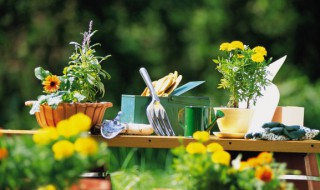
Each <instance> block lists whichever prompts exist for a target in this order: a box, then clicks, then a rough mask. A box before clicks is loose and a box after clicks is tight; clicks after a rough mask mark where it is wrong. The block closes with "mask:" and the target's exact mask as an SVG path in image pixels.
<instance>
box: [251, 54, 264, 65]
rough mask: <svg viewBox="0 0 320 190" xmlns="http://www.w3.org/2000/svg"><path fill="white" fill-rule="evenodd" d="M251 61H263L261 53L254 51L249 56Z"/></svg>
mask: <svg viewBox="0 0 320 190" xmlns="http://www.w3.org/2000/svg"><path fill="white" fill-rule="evenodd" d="M251 59H252V61H254V62H257V63H261V62H263V61H264V57H263V55H262V54H261V53H255V54H253V55H252V56H251Z"/></svg>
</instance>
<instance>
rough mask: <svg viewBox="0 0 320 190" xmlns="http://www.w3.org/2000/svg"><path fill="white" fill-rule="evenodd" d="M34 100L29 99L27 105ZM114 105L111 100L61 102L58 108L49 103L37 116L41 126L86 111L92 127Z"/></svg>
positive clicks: (49, 124)
mask: <svg viewBox="0 0 320 190" xmlns="http://www.w3.org/2000/svg"><path fill="white" fill-rule="evenodd" d="M33 102H34V101H27V102H25V105H27V106H31V105H32V104H33ZM109 107H112V103H111V102H98V103H61V104H59V105H58V107H57V109H52V108H51V107H50V106H48V105H41V106H40V112H36V113H35V116H36V119H37V122H38V124H39V125H40V126H41V127H48V126H54V127H55V126H56V125H57V123H58V122H59V121H61V120H64V119H67V118H69V117H70V116H72V115H74V114H76V113H80V112H82V113H84V114H86V115H88V116H89V117H90V118H91V120H92V123H91V128H92V127H93V126H95V125H97V124H101V122H102V120H103V116H104V113H105V111H106V109H107V108H109Z"/></svg>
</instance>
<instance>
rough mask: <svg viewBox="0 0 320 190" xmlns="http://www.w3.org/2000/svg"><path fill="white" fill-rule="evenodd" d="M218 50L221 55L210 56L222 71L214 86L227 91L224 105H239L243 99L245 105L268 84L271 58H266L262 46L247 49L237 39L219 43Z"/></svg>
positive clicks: (254, 100) (249, 104)
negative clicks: (214, 57) (227, 97)
mask: <svg viewBox="0 0 320 190" xmlns="http://www.w3.org/2000/svg"><path fill="white" fill-rule="evenodd" d="M219 50H220V51H222V52H223V53H224V56H221V57H219V56H218V58H217V59H213V62H214V63H216V64H217V66H216V69H217V70H218V72H220V73H221V74H222V78H221V80H220V84H219V85H218V88H223V89H226V90H228V91H229V93H230V97H229V102H228V107H239V102H246V104H247V105H246V107H247V108H249V107H250V106H252V105H254V104H255V103H256V100H257V98H258V97H260V96H262V94H261V89H264V88H265V87H266V86H268V85H269V84H270V80H269V79H268V78H267V75H268V72H267V67H268V65H269V64H270V62H271V60H272V58H269V59H266V56H267V50H266V49H265V48H264V47H262V46H256V47H254V48H250V47H249V46H248V45H244V44H243V43H242V42H241V41H232V42H225V43H222V44H221V45H220V49H219Z"/></svg>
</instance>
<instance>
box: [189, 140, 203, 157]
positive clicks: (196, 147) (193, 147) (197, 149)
mask: <svg viewBox="0 0 320 190" xmlns="http://www.w3.org/2000/svg"><path fill="white" fill-rule="evenodd" d="M186 151H187V152H188V153H189V154H203V153H206V147H205V146H204V145H203V144H202V143H199V142H191V143H189V144H188V146H187V148H186Z"/></svg>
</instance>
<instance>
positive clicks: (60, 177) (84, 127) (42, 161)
mask: <svg viewBox="0 0 320 190" xmlns="http://www.w3.org/2000/svg"><path fill="white" fill-rule="evenodd" d="M90 124H91V120H90V118H89V117H88V116H86V115H84V114H82V113H79V114H76V115H73V116H71V117H70V118H69V119H67V120H62V121H61V122H59V123H58V126H57V127H56V128H54V127H47V128H41V129H39V130H38V131H37V132H36V133H35V134H34V135H33V136H29V135H25V136H1V134H0V175H1V178H0V189H8V190H9V189H12V190H16V189H21V190H23V189H41V188H44V187H46V188H47V189H67V188H68V187H70V186H71V185H72V184H75V183H76V182H77V181H78V180H79V179H80V176H81V174H83V173H84V172H88V171H89V170H90V169H94V168H97V167H104V166H105V165H106V163H107V160H108V159H107V156H108V149H107V146H106V144H105V143H101V144H98V142H97V141H96V140H95V139H93V138H92V137H89V136H88V129H89V128H90ZM49 187H50V188H49Z"/></svg>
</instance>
